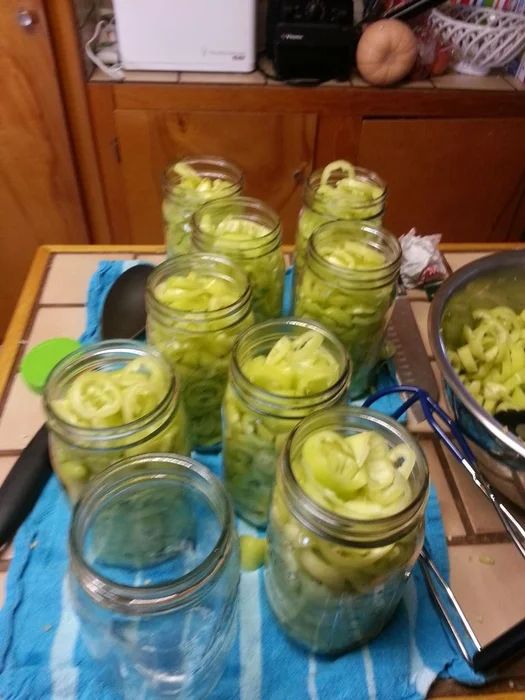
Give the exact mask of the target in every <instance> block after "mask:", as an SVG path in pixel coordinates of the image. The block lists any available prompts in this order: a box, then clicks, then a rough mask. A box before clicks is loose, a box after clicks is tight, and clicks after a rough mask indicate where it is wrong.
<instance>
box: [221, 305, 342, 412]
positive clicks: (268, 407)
mask: <svg viewBox="0 0 525 700" xmlns="http://www.w3.org/2000/svg"><path fill="white" fill-rule="evenodd" d="M279 328H281V329H285V328H292V329H295V328H299V329H302V330H303V331H304V332H306V331H309V330H310V331H315V332H316V333H320V334H321V335H322V336H323V339H324V340H328V341H329V342H330V344H331V345H332V348H333V349H335V350H336V351H337V353H338V354H339V359H342V360H343V362H340V363H339V365H340V374H339V376H338V378H337V380H336V381H335V382H334V383H333V384H332V385H331V386H329V387H327V388H326V389H324V390H323V391H320V392H315V393H313V394H309V395H308V396H291V395H289V394H277V393H275V392H272V391H269V390H268V389H264V388H263V387H260V386H258V385H256V384H253V383H252V382H251V381H250V380H249V379H248V377H247V376H246V375H245V374H244V372H243V370H242V366H241V362H240V360H239V355H240V354H241V351H242V348H243V345H247V346H248V347H249V345H250V343H251V342H252V341H253V340H255V338H256V337H257V335H259V334H263V333H264V331H267V332H270V331H271V330H272V329H275V330H277V329H279ZM285 332H286V331H284V333H285ZM284 333H281V336H282V335H283V334H284ZM335 359H336V360H337V359H338V358H337V357H335ZM230 371H231V376H232V379H233V382H234V384H235V385H236V386H239V387H240V388H241V391H249V393H250V403H251V409H252V410H254V411H256V412H261V413H264V414H266V415H272V413H271V411H272V410H277V411H279V415H278V416H277V417H281V418H286V417H288V416H286V415H284V414H283V403H286V402H291V401H293V402H294V406H295V410H296V411H299V412H300V411H301V410H302V409H306V408H311V407H312V406H315V405H321V406H322V405H326V401H327V398H333V399H334V400H335V399H336V398H338V397H339V396H342V395H343V393H344V392H345V391H346V389H347V387H348V384H349V381H350V375H351V372H352V361H351V359H350V356H349V354H348V352H347V351H346V349H345V347H344V345H343V344H342V343H341V341H340V340H339V338H337V336H336V335H335V334H334V333H332V332H331V331H330V330H329V329H327V328H325V327H324V326H323V325H321V324H320V323H317V322H316V321H313V320H310V319H304V318H295V317H293V316H292V317H286V318H281V319H271V320H269V321H263V322H261V323H257V324H254V325H253V326H250V328H248V329H246V330H245V331H244V332H243V333H241V334H240V335H239V336H238V338H237V339H236V341H235V344H234V346H233V348H232V355H231V361H230ZM289 417H290V418H295V417H296V415H295V413H294V415H290V416H289Z"/></svg>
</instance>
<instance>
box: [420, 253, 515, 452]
mask: <svg viewBox="0 0 525 700" xmlns="http://www.w3.org/2000/svg"><path fill="white" fill-rule="evenodd" d="M498 267H500V268H501V267H508V268H511V267H517V268H524V269H525V249H516V250H511V251H503V252H501V253H493V254H492V255H487V256H486V257H483V258H479V259H478V260H474V261H473V262H470V263H467V264H466V265H464V266H463V267H461V268H460V269H459V270H457V271H456V272H454V273H453V274H452V275H451V276H450V277H449V278H448V279H447V280H446V281H445V282H444V283H443V284H442V285H441V286H440V288H439V290H438V292H437V294H436V295H435V296H434V298H433V300H432V303H431V305H430V313H429V316H428V336H429V340H430V346H431V348H432V352H433V354H434V357H435V359H436V362H437V363H438V366H439V369H440V371H441V373H442V375H443V378H444V380H445V381H446V383H447V384H448V385H449V386H450V388H451V389H452V391H453V393H454V394H455V396H456V398H458V399H459V400H460V401H461V402H462V403H463V404H464V405H465V407H466V408H467V409H468V410H469V411H470V413H471V414H472V415H473V416H474V417H475V418H476V419H477V420H478V421H479V422H480V423H481V424H482V425H483V427H484V428H486V429H487V430H488V431H489V432H490V433H491V434H492V435H493V436H494V437H496V438H497V439H498V440H500V441H501V442H502V443H503V444H504V445H505V446H506V447H508V448H509V449H511V450H514V452H516V453H517V454H518V455H519V456H520V457H522V458H523V459H525V443H523V442H522V441H521V440H519V439H518V438H517V437H515V436H514V435H513V434H512V433H511V432H509V431H507V430H505V429H504V427H503V426H502V425H501V424H500V423H499V422H498V421H497V420H496V419H495V418H494V417H493V416H492V415H491V414H490V413H489V412H488V411H486V410H485V409H484V408H482V407H481V406H480V405H479V404H478V402H477V401H476V400H475V399H474V398H473V397H472V396H471V394H470V393H469V392H468V391H467V389H466V388H465V386H464V384H463V382H462V381H461V380H460V378H459V376H458V375H457V374H456V372H455V370H454V369H453V367H452V365H451V364H450V362H449V360H448V357H447V353H446V349H445V343H444V341H443V337H442V335H441V318H442V316H443V312H444V310H445V306H446V305H447V303H448V302H449V301H450V299H451V298H452V296H453V295H454V294H455V293H456V292H458V291H459V290H460V289H461V288H462V287H464V286H465V285H466V284H468V283H469V282H471V281H472V280H474V279H476V277H478V276H479V275H480V274H483V273H486V272H490V271H493V270H496V269H497V268H498Z"/></svg>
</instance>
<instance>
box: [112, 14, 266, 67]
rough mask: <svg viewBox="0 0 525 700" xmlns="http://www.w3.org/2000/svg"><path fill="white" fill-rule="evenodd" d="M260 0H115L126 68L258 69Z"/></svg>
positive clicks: (122, 57) (120, 43) (118, 34)
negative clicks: (256, 40) (257, 17)
mask: <svg viewBox="0 0 525 700" xmlns="http://www.w3.org/2000/svg"><path fill="white" fill-rule="evenodd" d="M256 7H257V0H113V9H114V12H115V21H116V27H117V36H118V44H119V53H120V59H121V63H122V67H123V68H125V69H126V70H180V71H228V72H234V73H236V72H243V73H247V72H249V71H252V70H254V68H255V25H256Z"/></svg>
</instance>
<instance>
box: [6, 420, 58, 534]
mask: <svg viewBox="0 0 525 700" xmlns="http://www.w3.org/2000/svg"><path fill="white" fill-rule="evenodd" d="M50 476H51V462H50V460H49V451H48V445H47V427H46V426H45V425H43V426H42V427H41V428H40V430H39V431H38V432H37V433H35V435H34V436H33V438H32V440H31V442H30V443H29V444H28V445H27V446H26V447H25V448H24V450H23V452H22V454H21V455H20V456H19V458H18V459H17V460H16V462H15V463H14V464H13V466H12V467H11V471H10V472H9V474H8V475H7V477H6V479H5V481H4V483H3V484H2V485H1V486H0V548H2V547H4V546H5V545H7V543H8V542H9V540H10V539H11V538H12V537H13V535H14V534H15V532H16V531H17V529H18V528H19V527H20V525H21V524H22V523H23V522H24V520H25V519H26V517H27V516H28V515H29V513H30V511H31V509H32V508H33V506H34V505H35V503H36V501H37V499H38V497H39V495H40V493H41V492H42V489H43V488H44V486H45V484H46V482H47V480H48V479H49V477H50Z"/></svg>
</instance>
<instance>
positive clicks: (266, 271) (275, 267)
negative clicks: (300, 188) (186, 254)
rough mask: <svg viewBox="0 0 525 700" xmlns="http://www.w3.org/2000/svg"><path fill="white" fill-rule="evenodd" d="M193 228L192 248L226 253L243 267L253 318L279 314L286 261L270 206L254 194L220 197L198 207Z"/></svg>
mask: <svg viewBox="0 0 525 700" xmlns="http://www.w3.org/2000/svg"><path fill="white" fill-rule="evenodd" d="M192 229H193V231H192V243H193V247H194V248H195V250H199V251H203V252H208V253H221V254H223V255H227V256H228V257H229V258H230V259H231V260H233V261H234V262H236V263H238V265H239V266H240V267H241V268H242V269H243V270H244V272H245V273H246V275H247V277H248V279H249V280H250V284H251V286H252V303H253V313H254V316H255V320H256V321H266V320H267V319H270V318H279V316H280V315H281V309H282V303H283V287H284V270H285V264H284V256H283V252H282V250H281V222H280V220H279V217H278V216H277V214H276V213H275V212H274V211H273V209H271V208H270V207H269V206H268V205H267V204H265V203H264V202H261V200H259V199H254V198H253V197H235V198H232V199H220V200H217V201H214V202H208V203H207V204H204V205H203V206H202V207H201V208H200V209H199V210H198V211H197V213H196V214H195V215H194V217H193V227H192Z"/></svg>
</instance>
